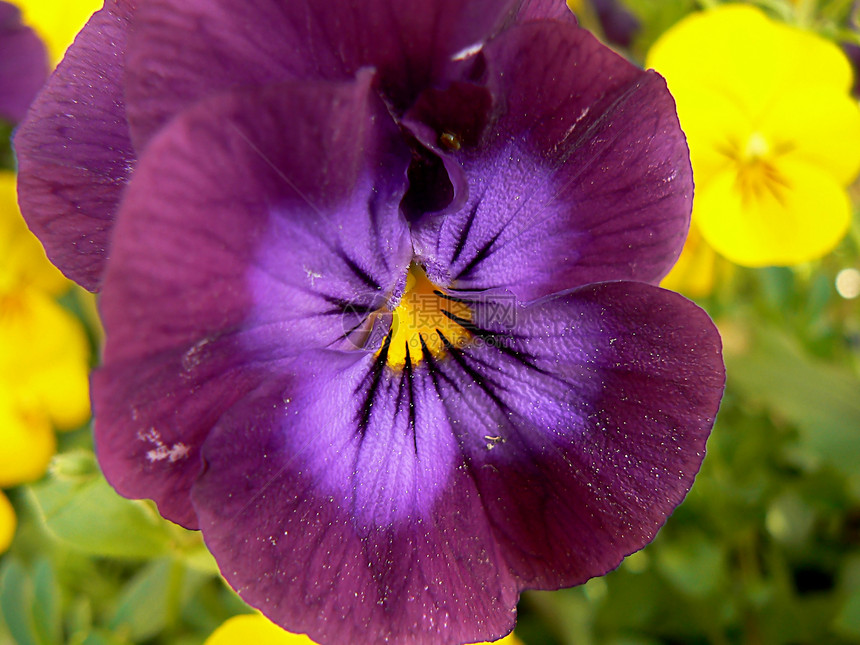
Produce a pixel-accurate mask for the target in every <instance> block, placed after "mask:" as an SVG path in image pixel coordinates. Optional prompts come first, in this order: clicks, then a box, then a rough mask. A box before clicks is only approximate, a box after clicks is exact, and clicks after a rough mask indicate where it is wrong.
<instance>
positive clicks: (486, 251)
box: [455, 231, 502, 280]
mask: <svg viewBox="0 0 860 645" xmlns="http://www.w3.org/2000/svg"><path fill="white" fill-rule="evenodd" d="M501 234H502V231H499V232H498V233H496V234H495V235H493V237H491V238H490V239H489V240H487V242H486V243H485V244H484V245H483V246H482V247H481V248H480V249H478V252H477V253H475V257H473V258H472V259H471V260H469V263H468V264H467V265H466V266H465V267H463V269H462V270H461V271H460V272H459V273H458V274H457V277H456V278H455V279H456V280H459V279H461V278H463V277H464V276H467V275H469V273H471V272H472V270H473V269H474V268H475V267H476V266H478V264H480V263H481V261H482V260H485V259H486V258H487V257H488V256H489V255H490V254H491V251H490V249H491V248H492V246H493V245H494V244H495V243H496V241H497V240H498V239H499V236H500V235H501Z"/></svg>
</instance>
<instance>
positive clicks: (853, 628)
mask: <svg viewBox="0 0 860 645" xmlns="http://www.w3.org/2000/svg"><path fill="white" fill-rule="evenodd" d="M833 627H834V629H835V630H836V631H837V632H839V633H840V634H843V635H844V636H848V637H851V638H860V590H857V591H855V592H854V593H852V594H851V595H849V596H848V599H847V600H846V601H845V604H844V605H843V607H842V610H841V611H840V612H839V615H838V616H836V621H835V623H834V625H833Z"/></svg>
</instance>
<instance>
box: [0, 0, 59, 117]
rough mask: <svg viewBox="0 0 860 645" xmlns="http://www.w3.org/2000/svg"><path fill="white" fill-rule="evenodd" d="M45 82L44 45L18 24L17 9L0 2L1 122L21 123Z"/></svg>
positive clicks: (32, 33) (33, 34) (46, 74)
mask: <svg viewBox="0 0 860 645" xmlns="http://www.w3.org/2000/svg"><path fill="white" fill-rule="evenodd" d="M47 78H48V54H47V51H46V50H45V45H44V44H43V43H42V41H41V40H39V37H38V36H37V35H36V34H35V33H34V32H33V30H32V29H30V28H29V27H26V26H24V25H23V24H22V23H21V12H20V11H19V10H18V8H17V7H16V6H14V5H11V4H9V3H7V2H2V1H0V119H5V120H6V121H11V122H12V123H17V122H18V121H20V120H21V119H23V118H24V114H25V113H26V111H27V108H28V107H29V105H30V103H31V102H32V101H33V99H34V98H35V96H36V93H37V92H38V91H39V88H41V87H42V85H43V84H44V83H45V80H46V79H47Z"/></svg>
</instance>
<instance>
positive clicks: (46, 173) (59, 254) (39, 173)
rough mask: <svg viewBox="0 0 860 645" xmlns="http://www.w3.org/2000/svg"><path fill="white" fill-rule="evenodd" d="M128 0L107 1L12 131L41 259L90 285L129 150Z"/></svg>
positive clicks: (95, 283) (104, 248)
mask: <svg viewBox="0 0 860 645" xmlns="http://www.w3.org/2000/svg"><path fill="white" fill-rule="evenodd" d="M133 12H134V3H133V2H132V0H108V2H106V3H105V7H104V8H103V9H102V10H100V11H98V12H97V13H95V14H94V15H93V17H92V18H91V19H90V21H89V22H88V23H87V25H86V26H85V27H84V29H83V30H82V31H81V33H80V34H78V37H77V38H76V40H75V42H74V44H73V45H72V46H71V47H69V49H68V51H67V52H66V57H65V58H64V59H63V61H62V62H61V63H60V64H59V66H58V67H57V69H56V71H55V72H54V73H53V75H52V76H51V77H50V79H49V80H48V83H47V85H46V86H45V88H44V89H43V90H42V92H41V93H40V94H39V96H38V97H37V98H36V100H35V102H34V103H33V106H32V108H31V109H30V111H29V113H28V114H27V117H26V118H25V119H24V121H23V122H22V124H21V127H20V128H19V130H18V132H17V134H16V136H15V150H16V153H17V156H18V164H19V174H18V194H19V201H20V203H21V212H22V213H23V214H24V218H25V219H26V220H27V223H28V224H29V226H30V228H31V230H32V231H33V232H34V233H35V234H36V236H37V237H38V238H39V239H40V240H41V241H42V244H44V245H45V250H46V251H47V253H48V257H49V258H50V259H51V261H52V262H53V263H54V264H56V265H57V266H58V267H59V268H60V270H61V271H62V272H63V273H65V274H66V275H67V276H68V277H69V278H71V279H72V280H74V281H75V282H77V283H78V284H80V285H82V286H83V287H85V288H87V289H90V290H97V289H98V288H99V286H100V284H101V281H102V274H103V272H104V267H105V263H106V261H107V256H108V254H109V246H110V242H109V239H110V233H111V229H112V227H113V221H114V218H115V217H116V212H117V209H118V206H119V201H120V199H121V198H122V195H123V192H124V190H125V186H126V183H127V182H128V178H129V177H130V176H131V173H132V170H133V168H134V164H135V162H136V154H135V152H134V148H133V147H132V145H131V140H130V138H129V132H128V124H127V122H126V115H125V106H124V103H123V85H122V84H123V70H124V65H125V40H126V32H127V30H128V25H129V21H130V19H131V16H132V13H133Z"/></svg>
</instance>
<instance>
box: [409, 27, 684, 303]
mask: <svg viewBox="0 0 860 645" xmlns="http://www.w3.org/2000/svg"><path fill="white" fill-rule="evenodd" d="M483 53H484V56H485V57H486V60H487V63H488V66H489V75H490V80H489V83H490V87H491V88H492V89H493V90H494V92H495V96H496V100H497V103H498V104H497V106H496V111H497V114H498V116H497V120H496V121H495V122H492V123H491V124H490V126H488V127H487V128H486V129H485V130H484V138H483V139H482V140H481V141H480V142H479V143H478V144H477V145H475V146H463V148H462V149H461V150H460V151H459V152H454V151H452V152H450V156H451V157H453V158H454V159H456V160H457V161H459V162H460V164H461V165H462V166H463V168H464V170H465V175H466V177H467V178H468V182H469V196H468V200H467V201H466V203H465V204H464V206H463V207H462V209H461V210H460V211H459V212H457V213H455V214H451V215H448V216H446V217H437V218H429V219H427V218H425V219H424V220H422V221H421V222H420V223H419V224H418V225H417V227H416V230H415V233H414V236H415V246H416V252H417V253H418V254H419V256H420V257H421V258H422V260H423V261H424V262H426V263H427V265H428V274H429V275H430V276H431V278H433V279H434V280H435V281H436V282H437V283H443V284H447V285H450V286H451V287H452V288H455V289H469V290H476V289H478V290H479V289H488V288H494V287H503V288H507V289H510V290H512V291H513V292H514V293H516V295H517V296H518V297H519V298H521V299H523V300H531V299H534V298H539V297H541V296H544V295H547V294H550V293H554V292H556V291H561V290H564V289H567V288H571V287H575V286H579V285H583V284H588V283H591V282H597V281H603V280H640V281H644V282H651V283H657V282H658V281H659V280H660V279H661V278H662V277H663V276H664V275H665V274H666V273H667V272H668V271H669V269H670V268H671V266H672V265H673V264H674V262H675V260H676V259H677V257H678V255H679V253H680V250H681V247H682V245H683V242H684V239H685V237H686V234H687V229H688V226H689V217H690V210H691V207H692V193H693V183H692V171H691V168H690V161H689V155H688V151H687V145H686V141H685V138H684V134H683V132H682V131H681V129H680V126H679V124H678V118H677V115H676V112H675V106H674V101H673V100H672V97H671V96H670V94H669V92H668V90H667V89H666V85H665V83H664V81H663V79H662V78H660V77H659V76H658V75H656V74H655V73H653V72H643V71H642V70H641V69H639V68H636V67H634V66H633V65H631V64H630V63H628V62H627V61H625V60H624V59H623V58H621V57H620V56H618V55H617V54H615V53H613V52H612V51H611V50H609V49H608V48H607V47H605V46H603V45H601V44H600V43H599V42H598V41H597V40H596V39H595V38H594V37H593V36H592V35H591V34H589V33H588V32H586V31H584V30H582V29H580V28H578V27H575V26H572V25H568V24H563V23H560V22H552V21H542V22H533V23H528V24H524V25H520V26H517V27H513V28H512V29H510V30H509V31H507V32H505V33H503V34H502V35H500V36H499V37H498V38H497V39H495V40H494V41H492V42H491V43H490V44H488V45H487V46H486V47H485V48H484V52H483ZM465 107H466V106H464V109H465Z"/></svg>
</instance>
